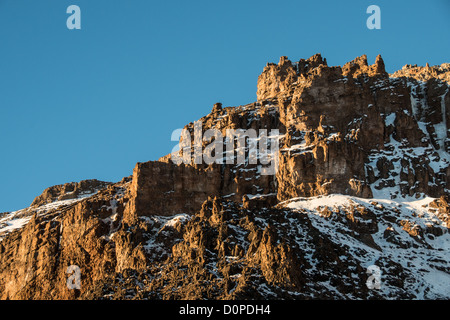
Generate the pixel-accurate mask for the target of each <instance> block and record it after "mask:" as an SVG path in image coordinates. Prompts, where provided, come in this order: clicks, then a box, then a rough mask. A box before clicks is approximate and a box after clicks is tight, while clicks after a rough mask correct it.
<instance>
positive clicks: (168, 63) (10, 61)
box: [0, 0, 450, 212]
mask: <svg viewBox="0 0 450 320" xmlns="http://www.w3.org/2000/svg"><path fill="white" fill-rule="evenodd" d="M72 4H75V5H78V6H79V7H80V8H81V19H82V20H81V26H82V29H81V30H68V29H67V27H66V20H67V18H68V16H69V15H68V14H67V13H66V9H67V7H68V6H69V5H72ZM371 4H375V5H378V6H379V7H380V8H381V27H382V28H381V30H369V29H367V27H366V20H367V18H368V17H369V15H368V14H367V13H366V9H367V7H368V6H369V5H371ZM449 17H450V1H447V0H430V1H414V0H409V1H384V0H383V1H382V0H373V1H366V0H351V1H334V0H333V1H301V0H295V1H282V2H281V1H266V0H257V1H253V0H240V1H235V0H227V1H216V0H208V1H198V0H192V1H185V0H184V1H151V0H132V1H125V0H116V1H111V0H71V1H66V0H39V1H38V0H36V1H29V0H28V1H25V0H0V41H1V42H0V43H1V50H0V152H1V153H0V212H2V211H12V210H16V209H21V208H23V207H26V206H28V205H29V204H30V203H31V201H32V200H33V198H34V197H35V196H37V195H39V194H40V193H41V192H42V191H43V189H45V188H46V187H49V186H51V185H55V184H61V183H65V182H71V181H79V180H83V179H91V178H96V179H100V180H107V181H118V180H120V179H121V178H122V177H124V176H128V175H130V174H132V170H133V167H134V165H135V163H136V162H138V161H139V162H143V161H148V160H156V159H158V158H159V157H161V156H163V155H166V154H168V153H170V151H171V150H172V148H173V146H174V142H171V141H170V137H171V133H172V131H173V130H174V129H177V128H181V127H183V126H184V125H185V124H187V123H189V122H191V121H195V120H197V119H198V118H200V117H202V116H204V115H206V114H208V113H209V112H210V110H211V108H212V105H213V104H214V103H215V102H222V103H223V104H224V106H236V105H243V104H246V103H250V102H253V101H254V100H255V99H256V81H257V77H258V75H259V74H260V73H261V71H262V69H263V68H264V66H265V65H266V63H267V62H278V60H279V57H280V56H282V55H286V56H288V57H289V58H290V59H291V60H299V59H300V58H308V57H310V56H311V55H313V54H315V53H321V54H322V55H323V56H324V57H326V58H327V61H328V64H329V65H342V64H344V63H345V62H347V61H350V60H352V59H354V58H355V57H357V56H360V55H362V54H367V56H368V59H369V63H373V62H374V59H375V57H376V55H377V54H381V55H382V56H383V58H384V61H385V63H386V67H387V70H388V71H389V72H393V71H395V70H396V69H399V68H401V67H402V66H403V65H405V64H416V63H417V64H419V65H425V63H426V62H429V63H430V64H431V65H435V64H441V63H444V62H450V56H449V53H450V43H449V39H450V37H449V34H450V18H449Z"/></svg>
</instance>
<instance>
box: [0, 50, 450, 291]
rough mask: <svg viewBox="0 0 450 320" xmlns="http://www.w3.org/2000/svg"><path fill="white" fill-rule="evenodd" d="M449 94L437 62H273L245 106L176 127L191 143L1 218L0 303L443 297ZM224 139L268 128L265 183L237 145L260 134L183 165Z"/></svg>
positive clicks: (447, 69) (449, 275)
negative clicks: (120, 175)
mask: <svg viewBox="0 0 450 320" xmlns="http://www.w3.org/2000/svg"><path fill="white" fill-rule="evenodd" d="M449 81H450V65H449V64H443V65H441V66H429V65H427V66H425V67H417V66H410V65H406V66H405V67H403V68H402V70H399V71H397V72H395V73H393V74H388V73H387V72H386V70H385V66H384V62H383V59H382V58H381V56H378V57H377V58H376V60H375V62H374V64H372V65H369V63H368V61H367V57H366V56H361V57H358V58H356V59H355V60H353V61H351V62H349V63H347V64H345V65H344V66H328V64H327V62H326V59H324V58H322V57H321V55H320V54H317V55H314V56H312V57H310V58H309V59H301V60H299V61H298V62H291V61H290V60H289V59H288V58H287V57H281V59H280V61H279V63H278V64H273V63H269V64H268V65H267V66H266V67H265V68H264V70H263V72H262V74H261V75H260V76H259V78H258V84H257V101H256V102H254V103H251V104H248V105H244V106H238V107H222V105H221V104H220V103H217V104H215V105H214V107H213V108H212V111H211V113H210V114H208V115H206V116H205V117H203V118H202V119H199V121H197V122H196V123H190V124H188V125H186V127H185V128H184V131H183V134H182V136H181V139H180V146H186V142H188V141H193V142H194V144H193V145H190V144H189V145H187V147H185V148H184V149H183V148H182V149H181V150H180V151H178V152H175V153H173V154H171V155H167V156H165V157H162V158H161V159H160V160H159V161H150V162H146V163H138V164H137V165H136V167H135V168H134V170H133V174H132V176H130V177H126V178H124V179H123V180H122V181H120V182H117V183H105V182H99V181H96V180H90V181H83V182H80V183H71V184H65V185H62V186H55V187H51V188H49V189H47V190H45V191H44V193H43V194H42V195H41V196H39V197H37V198H36V199H35V200H34V201H33V203H32V205H31V206H30V207H29V208H26V209H23V210H19V211H16V212H12V213H5V214H2V215H1V216H0V238H1V242H0V297H1V298H2V299H77V298H78V299H255V298H257V299H279V298H287V299H318V298H322V299H336V298H337V299H354V298H360V299H370V298H381V299H392V298H405V299H427V298H428V299H435V298H440V299H448V298H449V297H450V292H449V291H448V288H449V287H450V281H449V279H450V268H449V265H448V261H449V253H448V246H449V244H450V236H449V233H448V228H449V212H450V209H449V204H448V195H449V193H448V192H449V183H450V181H449V178H448V177H449V173H450V172H449V170H450V167H449V164H450V156H449V154H448V152H449V150H448V149H449V140H448V123H449V115H450V110H449V107H450V93H449V86H450V82H449ZM199 124H200V125H199ZM211 130H215V131H214V133H215V136H214V137H209V136H208V132H211ZM230 130H244V131H246V132H247V133H248V132H250V130H254V131H255V132H262V131H263V130H268V131H271V130H272V131H273V132H275V131H274V130H276V132H277V134H276V135H273V136H270V133H269V138H271V139H272V140H271V141H275V140H273V139H276V141H277V143H279V150H277V151H276V153H274V154H272V155H271V156H272V157H273V158H272V161H275V162H276V170H275V171H274V173H273V174H265V170H266V169H267V168H266V166H265V164H262V163H261V161H262V157H263V155H262V154H261V153H259V152H256V153H255V154H253V153H252V149H251V148H250V143H251V141H253V140H254V141H261V140H262V139H264V137H261V136H259V137H256V139H255V138H253V140H252V138H251V137H244V140H242V141H244V142H246V144H245V143H244V144H243V145H239V144H238V143H239V142H238V139H235V138H234V137H232V139H231V140H230V141H231V142H232V143H233V146H234V147H235V148H236V149H241V151H242V155H244V158H245V161H244V162H239V161H237V160H238V158H239V153H238V152H236V153H232V154H231V156H230V154H229V153H227V151H225V150H220V149H215V151H214V152H213V153H214V155H215V160H216V161H214V162H213V163H208V162H207V161H205V159H206V158H203V161H197V160H198V159H197V160H196V159H195V156H194V157H192V158H190V157H186V154H187V152H188V151H192V152H193V154H195V149H196V148H197V147H201V148H202V149H205V148H208V146H209V145H211V142H212V141H218V137H219V136H220V137H227V135H228V133H229V132H230ZM198 132H200V133H201V134H202V136H203V139H200V140H199V141H198V137H197V135H198ZM196 140H197V142H198V143H197V144H196V143H195V142H196ZM269 140H270V139H269ZM234 143H236V144H234ZM272 143H273V142H272ZM252 156H254V157H255V160H256V161H251V160H250V159H251V157H252ZM177 157H178V158H183V157H184V158H183V159H184V161H183V162H182V163H179V162H178V163H177V161H175V159H176V158H177ZM72 265H75V266H77V267H78V268H79V270H80V275H81V287H80V288H79V289H76V288H75V289H73V288H72V289H71V288H69V287H68V286H67V279H68V277H69V274H68V273H67V268H68V267H69V266H72ZM370 266H372V267H373V266H376V267H378V268H379V269H380V272H381V286H380V287H379V288H375V289H374V288H371V287H370V285H369V286H368V285H367V280H368V279H369V276H370V273H368V270H370V268H369V267H370ZM368 268H369V269H368Z"/></svg>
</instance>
